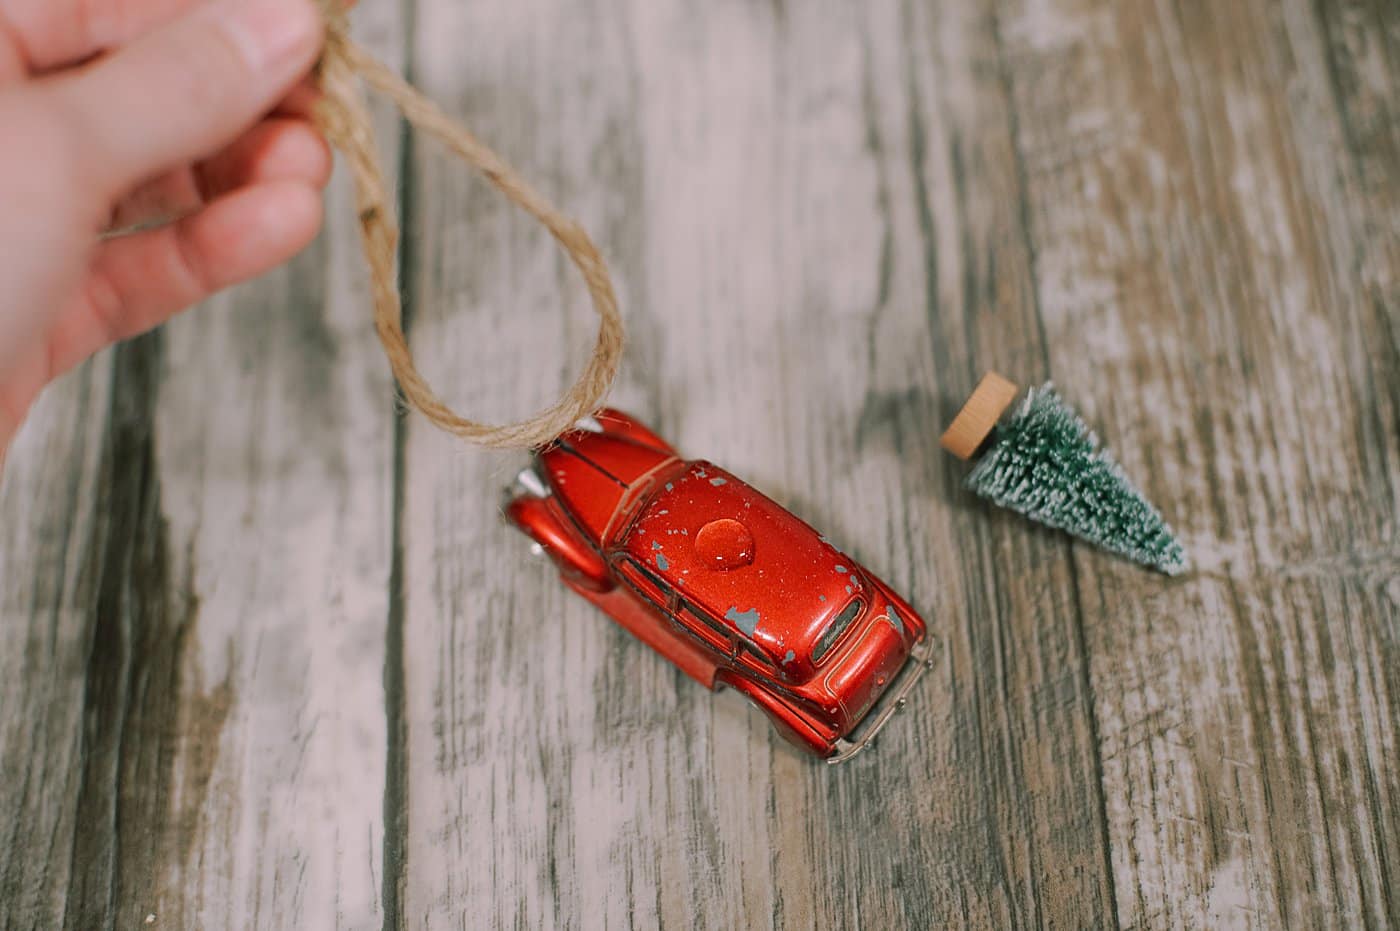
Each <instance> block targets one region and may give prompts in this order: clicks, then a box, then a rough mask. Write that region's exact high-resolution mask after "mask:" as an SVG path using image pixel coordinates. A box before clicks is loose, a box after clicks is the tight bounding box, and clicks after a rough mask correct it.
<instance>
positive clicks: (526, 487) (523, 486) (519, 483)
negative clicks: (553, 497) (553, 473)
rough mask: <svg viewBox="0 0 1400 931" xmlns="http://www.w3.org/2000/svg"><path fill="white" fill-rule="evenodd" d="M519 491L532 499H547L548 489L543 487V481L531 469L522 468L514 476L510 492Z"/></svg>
mask: <svg viewBox="0 0 1400 931" xmlns="http://www.w3.org/2000/svg"><path fill="white" fill-rule="evenodd" d="M516 489H519V491H521V492H524V493H525V494H527V495H530V496H531V497H534V498H548V497H549V489H548V488H546V487H545V484H544V479H542V478H540V474H539V473H538V472H536V471H535V470H534V469H533V468H529V467H527V468H524V469H521V470H520V472H519V473H518V474H517V475H516V476H515V486H514V488H512V489H511V490H512V491H515V490H516Z"/></svg>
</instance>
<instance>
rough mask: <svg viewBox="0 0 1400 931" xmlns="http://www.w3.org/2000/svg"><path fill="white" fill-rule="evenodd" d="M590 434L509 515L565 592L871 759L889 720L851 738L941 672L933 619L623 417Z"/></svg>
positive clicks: (576, 435) (792, 726)
mask: <svg viewBox="0 0 1400 931" xmlns="http://www.w3.org/2000/svg"><path fill="white" fill-rule="evenodd" d="M590 426H593V427H594V429H579V430H576V431H574V432H571V433H568V434H565V435H564V436H563V437H561V438H560V439H559V440H558V441H557V442H556V443H554V444H552V445H551V446H549V447H548V448H546V449H544V450H542V451H541V452H540V453H538V454H537V456H536V459H535V464H534V471H535V473H536V474H537V475H538V477H539V478H540V479H541V480H542V483H541V485H540V486H539V487H536V488H534V489H533V490H532V491H525V492H523V493H521V494H519V495H518V496H516V497H514V498H513V499H512V500H511V501H510V502H509V503H508V504H507V507H506V514H507V516H508V518H509V519H510V520H511V521H512V522H513V523H514V524H515V525H516V526H518V527H519V528H520V529H521V530H522V531H524V532H525V533H526V534H527V535H528V536H530V537H531V538H532V539H533V540H534V541H535V542H536V543H538V544H540V546H541V547H542V548H543V549H544V551H545V552H546V553H547V554H548V555H549V556H550V557H551V558H552V559H553V560H554V561H555V563H556V564H557V565H558V566H559V570H560V574H561V576H562V578H563V580H564V582H565V583H566V584H567V585H569V586H570V587H571V588H573V589H574V590H575V591H577V592H578V593H579V594H581V595H583V596H584V597H586V598H587V599H588V600H589V601H591V602H593V603H594V604H595V605H597V606H598V607H599V608H601V609H602V610H603V611H605V612H606V613H607V614H608V615H609V616H611V617H612V618H613V619H614V620H615V621H617V622H618V623H619V624H621V625H622V626H623V627H624V628H626V629H627V630H629V631H630V632H631V633H633V634H634V635H635V636H637V637H638V638H639V639H641V640H642V641H644V642H645V643H647V644H648V645H650V646H651V647H652V648H653V649H655V650H656V651H657V652H659V653H660V654H661V655H662V656H665V657H666V658H667V659H669V660H671V662H673V663H675V664H676V665H677V666H678V667H680V668H681V669H682V670H684V671H685V672H686V673H687V674H688V675H690V676H691V677H692V678H694V679H696V680H697V681H699V682H700V683H702V684H703V685H705V686H707V687H709V688H712V689H718V688H721V687H725V686H727V687H730V688H733V689H735V690H737V691H739V692H742V693H743V694H745V695H746V696H748V697H749V698H750V699H751V700H752V701H753V702H754V703H755V704H757V705H758V706H759V707H760V708H761V709H762V710H763V711H764V712H766V713H767V714H768V716H769V717H770V718H772V719H773V722H774V724H775V725H776V726H777V729H778V731H779V732H780V733H781V734H783V735H784V736H785V737H787V738H788V739H789V740H791V741H793V742H794V743H796V744H797V745H798V746H800V747H802V748H804V749H806V750H809V751H811V752H813V753H816V754H818V755H820V756H823V757H827V758H838V757H839V758H845V757H848V756H850V755H851V754H853V753H854V752H855V751H856V750H858V749H860V747H861V746H863V745H864V743H865V742H866V741H868V740H869V738H870V737H873V736H874V734H873V730H877V729H878V728H879V726H880V725H881V724H883V723H884V720H885V719H886V718H887V717H888V715H889V711H888V710H887V711H884V712H881V714H880V715H878V723H876V724H874V727H873V728H869V727H867V728H864V730H869V733H863V734H862V735H861V736H860V738H859V739H858V740H857V739H856V738H855V737H853V733H854V732H855V731H857V729H861V728H862V724H863V723H866V724H868V723H869V719H874V718H876V717H877V715H873V714H872V713H871V712H872V709H873V708H874V707H876V706H877V704H878V703H879V701H880V699H881V697H882V695H884V694H885V693H887V692H891V691H893V688H894V685H895V683H896V681H897V680H900V678H901V676H904V675H905V674H906V672H907V670H906V667H913V666H920V667H922V666H926V665H927V662H928V661H927V644H926V634H927V626H926V624H925V623H924V621H923V619H922V618H921V617H920V616H919V615H918V614H917V613H916V612H915V611H914V610H913V608H911V607H910V606H909V604H908V603H907V602H905V601H904V600H903V599H902V598H900V597H899V596H898V595H896V594H895V593H894V592H893V591H891V590H890V588H889V586H888V585H886V584H885V583H884V582H882V581H880V580H879V579H878V578H876V577H875V576H874V575H872V574H871V573H870V572H869V571H868V570H866V569H865V568H863V567H862V566H861V565H860V564H859V563H857V562H856V561H855V560H853V559H851V558H850V557H849V556H847V555H844V554H842V553H841V552H840V551H838V550H837V549H836V548H835V547H833V546H832V545H831V544H830V543H828V542H827V541H826V540H825V539H824V538H823V537H821V536H820V535H819V534H818V533H817V532H816V531H815V530H813V529H812V528H811V527H810V526H808V525H807V524H806V523H804V522H803V521H801V520H800V519H798V518H797V517H796V516H794V515H793V514H791V513H789V512H788V511H787V510H786V509H785V508H783V507H782V506H780V505H779V504H777V503H776V502H774V501H773V500H772V499H770V498H767V497H765V496H764V495H762V494H760V493H759V492H758V491H756V490H755V489H753V488H752V487H750V486H749V485H748V484H746V483H745V482H743V481H741V480H740V479H738V478H736V477H735V476H733V475H732V474H730V473H729V472H726V471H725V470H723V469H721V468H719V467H718V466H716V465H714V464H712V463H709V462H704V461H686V460H683V459H681V458H680V457H679V456H678V455H677V454H676V452H675V450H673V449H672V448H671V447H670V446H668V445H667V444H666V443H665V442H664V441H663V440H661V439H660V438H659V437H657V436H656V435H655V434H654V433H652V432H651V431H650V430H648V429H647V428H646V427H644V426H642V425H641V424H639V423H638V422H636V421H635V420H633V419H632V418H630V417H628V416H627V415H625V414H622V413H620V412H618V411H612V410H609V411H604V412H602V413H601V414H600V415H599V416H598V417H597V424H595V425H590ZM599 428H600V429H599ZM541 492H543V494H542V495H541ZM837 626H840V630H839V633H838V632H836V627H837ZM911 657H913V658H914V660H916V661H911ZM918 671H922V669H919V670H917V671H914V672H912V673H910V674H909V675H908V677H907V678H908V680H909V681H906V682H904V684H903V686H902V688H901V691H900V694H901V695H902V694H903V692H906V691H907V690H908V687H909V686H910V685H912V679H913V678H916V677H917V672H918ZM901 702H902V700H901ZM890 710H893V709H890ZM853 741H855V742H853Z"/></svg>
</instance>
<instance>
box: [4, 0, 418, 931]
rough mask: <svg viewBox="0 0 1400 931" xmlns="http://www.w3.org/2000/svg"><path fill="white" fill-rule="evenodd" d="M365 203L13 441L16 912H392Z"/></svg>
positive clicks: (348, 915)
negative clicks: (360, 227)
mask: <svg viewBox="0 0 1400 931" xmlns="http://www.w3.org/2000/svg"><path fill="white" fill-rule="evenodd" d="M364 7H365V8H364V9H363V10H362V12H361V14H360V19H359V26H360V28H361V32H362V33H363V34H364V36H365V38H366V40H367V41H368V42H370V44H372V45H373V46H374V47H376V48H377V49H378V50H379V51H380V52H381V53H384V54H386V55H388V56H390V57H391V58H393V57H397V52H398V50H399V48H400V47H401V45H402V32H401V15H400V8H399V6H398V5H397V4H393V3H383V4H365V5H364ZM386 117H387V114H386ZM396 125H397V124H396V121H394V120H393V119H388V118H386V119H385V120H383V121H382V128H383V130H384V131H385V132H386V133H387V136H386V138H387V139H388V140H390V142H392V141H393V140H394V138H395V132H396ZM392 151H393V149H392V146H391V147H390V154H391V155H392ZM389 164H390V165H391V166H392V165H393V160H392V158H391V159H390V162H389ZM346 194H347V190H345V189H344V186H337V190H336V193H335V195H334V196H333V198H332V203H331V208H330V220H329V225H330V230H331V232H330V233H329V235H328V236H326V237H324V239H323V241H322V242H321V243H319V244H318V245H317V246H315V247H313V249H312V250H311V251H310V252H309V253H308V254H307V255H306V256H304V257H303V258H302V259H301V260H299V261H298V262H297V263H295V265H293V266H292V267H290V268H289V269H287V270H285V271H283V272H280V273H278V274H276V275H273V276H271V277H270V278H268V279H267V280H265V281H264V282H261V283H259V284H257V285H255V286H252V287H249V288H245V289H241V290H239V291H237V292H235V293H233V294H231V295H228V296H225V297H221V298H219V299H217V300H215V301H211V302H210V304H209V306H206V307H202V308H199V309H198V310H197V311H194V312H192V313H190V314H188V315H186V316H184V317H182V318H181V319H179V320H177V321H175V322H173V323H172V324H171V325H170V326H168V327H166V328H165V329H164V330H162V331H161V332H158V333H155V334H152V335H150V336H148V337H145V338H143V339H141V340H138V341H136V342H134V343H131V344H129V345H126V346H123V347H120V348H119V349H118V350H117V351H116V352H115V353H113V354H110V355H108V356H104V358H103V359H102V360H101V362H100V363H99V364H97V365H95V366H92V367H89V368H86V369H84V370H83V372H82V373H81V374H80V375H77V376H74V377H71V378H69V379H67V380H66V381H65V383H64V384H63V385H61V386H59V387H58V388H57V389H55V390H54V391H53V392H51V396H50V397H47V398H46V399H45V401H44V405H43V407H41V409H40V411H39V412H36V415H35V418H34V421H33V423H31V425H30V426H29V427H27V428H26V430H25V431H24V434H23V435H22V437H21V440H20V442H19V443H18V445H17V446H16V449H15V451H14V453H13V454H12V455H11V457H10V462H9V463H8V465H7V474H6V477H5V485H4V489H5V490H4V495H3V499H2V500H0V514H3V515H4V518H3V521H0V526H4V527H5V528H6V529H5V539H4V540H3V550H0V563H3V568H2V569H0V571H3V575H4V578H5V580H6V581H5V586H4V595H3V599H2V600H0V604H2V605H3V610H2V611H0V621H3V627H4V628H5V629H6V631H7V632H10V633H11V635H12V636H18V638H19V639H18V642H19V643H20V644H24V645H25V646H24V647H23V648H22V649H20V650H10V649H6V650H4V651H2V652H0V657H3V662H4V664H5V666H4V671H5V675H4V676H3V680H4V685H3V686H0V687H2V688H3V689H4V692H3V702H0V741H3V744H0V757H2V758H3V760H4V786H3V787H0V816H2V817H3V819H4V823H5V824H6V825H7V838H6V840H7V843H6V844H5V845H4V850H3V852H0V915H3V916H4V917H3V920H0V927H5V928H10V927H15V928H31V927H34V928H57V927H71V928H81V929H93V928H111V927H121V928H136V927H146V926H148V925H147V922H149V926H152V927H169V928H194V927H199V928H222V927H227V928H247V927H269V928H270V927H298V928H300V927H318V928H320V927H332V926H345V927H358V928H369V927H378V926H380V925H381V924H382V907H381V906H382V903H381V881H382V878H383V876H384V864H383V851H384V849H385V839H384V830H383V783H384V774H385V770H386V765H385V752H386V739H385V714H384V703H383V691H382V687H381V677H382V674H383V667H384V646H385V644H384V627H385V621H386V618H387V614H388V598H387V593H388V581H389V579H388V574H389V566H390V560H389V553H390V544H391V540H392V534H391V525H390V517H391V507H390V505H391V490H392V463H393V456H392V442H393V439H392V438H393V430H392V421H393V412H392V392H391V381H390V378H389V375H388V371H387V366H386V365H385V363H384V361H383V358H382V354H381V352H380V350H379V348H378V343H377V340H376V338H375V335H374V330H373V326H372V323H371V315H370V310H369V307H368V302H367V300H366V297H365V286H364V282H363V274H362V273H361V272H360V266H361V265H362V259H361V258H360V256H359V254H358V252H359V246H358V242H357V240H356V234H355V225H354V213H353V206H352V205H351V204H350V203H349V199H348V197H347V196H346ZM7 639H9V638H8V637H7ZM149 916H154V917H153V918H151V917H149Z"/></svg>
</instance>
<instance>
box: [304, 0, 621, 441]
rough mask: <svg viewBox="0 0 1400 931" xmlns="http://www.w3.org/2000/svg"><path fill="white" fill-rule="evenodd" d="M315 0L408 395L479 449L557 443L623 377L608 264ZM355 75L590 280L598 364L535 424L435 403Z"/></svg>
mask: <svg viewBox="0 0 1400 931" xmlns="http://www.w3.org/2000/svg"><path fill="white" fill-rule="evenodd" d="M317 2H318V4H319V6H320V8H321V13H322V16H323V18H324V19H325V23H326V45H325V50H324V52H323V53H322V58H321V62H320V65H319V66H318V74H319V77H320V85H321V90H322V93H323V97H322V100H321V101H320V103H319V104H318V106H317V110H316V122H317V125H318V126H319V127H320V129H321V131H322V132H323V133H324V134H325V136H326V138H327V140H328V141H329V142H330V143H331V145H333V146H334V147H335V148H337V149H339V150H340V151H341V152H342V153H343V154H344V155H345V157H346V160H347V161H348V163H349V166H350V170H351V173H352V175H353V177H354V183H355V201H356V205H357V207H358V209H359V227H360V240H361V243H362V245H363V246H364V253H365V259H366V261H367V262H368V263H369V272H370V287H371V291H372V293H373V297H374V326H375V330H376V331H377V332H378V333H379V340H380V342H381V343H383V344H384V353H385V355H387V356H388V357H389V365H390V367H391V368H392V369H393V371H394V377H395V378H396V379H398V383H399V387H400V390H402V392H403V396H404V398H405V399H406V400H407V401H408V403H409V404H411V405H413V407H415V408H417V409H418V410H419V411H420V412H422V414H423V415H424V416H425V417H427V418H428V419H429V420H430V421H432V422H433V423H434V424H436V425H437V426H439V427H441V428H442V429H443V430H446V431H447V432H449V433H452V434H455V435H457V436H459V437H462V438H463V439H466V440H469V441H471V442H473V443H477V444H479V445H481V446H489V447H494V448H498V449H520V448H527V447H539V446H543V445H545V444H547V443H549V442H551V441H553V440H554V439H555V438H556V437H557V436H559V434H561V433H563V432H565V431H566V430H568V429H569V428H570V427H572V426H573V425H574V423H575V422H576V421H577V420H578V419H579V418H581V417H585V416H587V415H589V414H591V413H593V412H594V411H595V410H596V409H597V408H598V406H599V404H600V403H601V401H602V398H603V396H604V395H605V394H606V393H607V391H608V389H609V388H610V387H611V386H612V382H613V379H614V378H615V377H616V375H617V367H618V363H619V362H620V361H621V358H622V348H623V340H624V334H623V327H622V317H621V315H620V314H619V313H618V308H617V295H616V294H615V293H614V292H613V286H612V280H611V278H610V277H609V276H608V267H607V264H606V263H605V262H604V261H603V257H602V255H601V254H600V253H599V252H598V248H597V247H596V246H594V245H593V241H592V240H591V239H589V238H588V234H587V233H585V232H584V231H583V229H582V227H580V226H579V225H578V224H577V223H575V222H574V221H573V220H570V219H569V218H568V217H565V216H564V215H563V214H561V213H560V212H559V211H558V210H557V209H555V208H554V207H553V206H552V205H551V204H550V203H549V201H547V200H545V198H544V197H543V196H541V195H540V194H539V193H538V192H537V191H535V190H534V189H533V188H532V187H530V185H529V184H527V183H526V182H525V181H524V180H523V179H522V178H521V177H520V176H519V175H517V174H516V173H515V170H514V169H513V168H511V167H510V165H509V164H507V163H506V162H505V160H504V159H502V158H501V157H500V156H499V155H497V154H496V153H495V152H493V151H491V149H489V148H488V147H487V146H486V145H484V144H483V143H482V142H481V141H480V140H478V139H477V138H476V137H475V136H473V135H472V134H471V133H470V132H468V131H467V129H466V128H464V127H463V126H461V125H460V124H458V123H456V122H454V121H453V120H452V118H451V117H449V116H448V115H447V114H446V113H444V112H443V111H442V110H441V109H440V108H438V106H437V105H436V104H434V103H433V102H432V101H431V100H429V99H427V98H426V97H424V96H423V95H422V94H421V93H419V92H418V90H416V89H415V88H414V87H412V86H411V85H409V84H408V83H406V82H405V81H404V80H403V79H402V78H400V77H399V76H398V75H396V74H395V73H394V72H392V71H390V70H389V69H388V68H387V67H385V66H384V65H383V64H382V63H381V62H379V61H378V60H377V59H376V58H375V57H374V56H373V55H372V54H370V53H369V52H368V51H366V50H365V49H363V48H361V47H360V46H359V45H357V44H356V43H355V42H354V41H353V40H352V39H351V38H350V35H349V22H348V19H347V17H346V15H345V12H344V10H342V9H341V8H340V6H339V4H338V3H337V2H336V0H317ZM357 78H358V79H363V81H364V82H365V83H366V84H368V85H369V86H370V87H372V88H373V89H374V90H376V91H378V92H380V93H382V94H384V95H385V96H386V97H388V98H389V99H390V100H392V101H393V102H394V103H395V104H396V105H397V106H398V108H399V110H400V111H401V112H402V113H403V116H404V118H405V119H406V120H407V121H408V122H409V124H410V125H412V126H413V127H415V128H416V129H418V130H419V131H421V132H424V133H427V134H428V135H430V136H433V137H434V138H436V139H438V140H440V141H441V142H442V143H443V144H445V145H446V146H447V148H448V149H449V150H450V151H451V152H452V153H453V154H455V155H457V156H458V157H459V158H461V159H462V160H463V161H465V162H466V163H467V164H469V165H471V166H472V167H473V168H475V169H476V170H477V171H479V172H481V174H483V175H485V176H486V179H487V180H488V181H490V182H491V183H492V184H493V185H494V186H495V187H496V189H497V190H499V191H500V192H501V193H502V194H504V195H505V196H506V198H507V199H508V200H510V202H511V203H513V204H515V205H516V206H517V207H519V208H520V209H522V210H524V211H525V212H526V213H528V214H530V216H532V217H534V218H535V219H536V220H538V221H539V222H540V223H542V224H544V226H545V227H546V228H547V229H548V230H549V232H550V233H551V234H552V235H553V236H554V239H555V241H556V242H558V243H559V245H560V247H561V248H563V250H564V251H565V252H566V253H568V256H569V258H570V259H571V260H572V261H573V263H574V265H575V266H576V267H577V268H578V270H579V271H580V272H581V273H582V274H583V280H584V281H585V282H586V283H587V285H588V294H589V296H590V297H591V299H592V301H593V309H594V310H595V311H597V313H598V317H599V325H598V340H597V343H596V344H595V345H594V347H593V354H592V357H591V358H590V359H589V360H588V364H587V366H585V368H584V370H583V372H582V374H580V375H579V377H578V380H577V381H576V382H575V383H574V385H573V386H572V387H571V388H570V389H569V391H568V393H566V394H565V395H564V396H563V397H562V398H560V399H559V401H558V402H556V403H555V404H553V405H552V406H550V407H548V408H546V409H545V410H542V411H540V412H539V413H537V414H535V416H533V417H531V418H530V419H528V420H525V421H522V422H520V423H514V424H508V425H505V426H493V425H490V424H484V423H478V422H477V421H474V420H468V419H467V418H465V417H462V416H460V415H458V414H457V413H456V412H454V411H453V410H452V409H451V408H450V407H448V406H447V404H445V403H444V402H443V401H442V399H440V398H439V397H438V396H437V394H436V393H435V392H434V391H433V389H432V388H431V387H429V385H428V383H427V381H426V380H425V379H424V378H423V376H422V375H421V374H419V372H418V369H417V367H416V366H415V365H414V363H413V353H412V352H411V351H410V350H409V348H408V340H407V339H406V338H405V336H404V332H403V308H402V305H401V304H400V300H399V289H398V283H397V280H396V277H395V273H394V266H395V259H396V256H397V254H398V241H399V231H398V225H397V221H396V220H395V217H394V210H393V207H392V205H391V204H390V201H389V197H388V194H387V193H386V191H385V183H384V173H383V171H382V170H381V169H380V167H379V156H378V154H377V149H376V146H375V141H374V132H373V129H372V124H371V121H370V112H369V106H368V104H367V102H366V100H365V95H364V93H363V91H362V90H361V88H360V84H359V80H357Z"/></svg>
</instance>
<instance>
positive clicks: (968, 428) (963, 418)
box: [938, 372, 1021, 460]
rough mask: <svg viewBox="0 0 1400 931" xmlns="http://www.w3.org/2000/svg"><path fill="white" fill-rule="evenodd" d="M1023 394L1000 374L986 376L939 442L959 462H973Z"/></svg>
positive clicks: (993, 373) (991, 373) (994, 373)
mask: <svg viewBox="0 0 1400 931" xmlns="http://www.w3.org/2000/svg"><path fill="white" fill-rule="evenodd" d="M1020 390H1021V389H1019V388H1017V387H1016V385H1015V384H1013V383H1012V382H1010V381H1008V380H1007V379H1005V378H1003V377H1002V376H1000V375H998V374H997V373H996V372H988V373H987V374H986V375H983V376H982V380H981V381H980V382H978V383H977V387H976V388H975V389H974V390H973V392H972V395H971V396H970V397H969V398H968V399H967V403H966V404H964V405H963V406H962V410H960V411H958V416H956V417H954V418H953V422H952V423H951V424H949V425H948V429H947V430H945V431H943V436H942V437H941V438H940V439H939V441H938V442H939V443H940V444H941V445H942V446H943V448H944V449H946V450H948V452H950V453H952V454H953V455H954V456H957V457H958V458H959V459H964V460H966V459H971V458H972V456H973V454H974V453H976V452H977V449H978V447H980V446H981V445H982V441H983V440H985V439H986V438H987V434H989V433H991V432H992V428H993V427H995V426H996V424H997V421H998V420H1000V419H1001V415H1002V413H1003V412H1005V410H1006V409H1007V408H1008V407H1010V406H1011V402H1012V401H1014V400H1016V395H1017V394H1019V393H1020Z"/></svg>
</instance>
